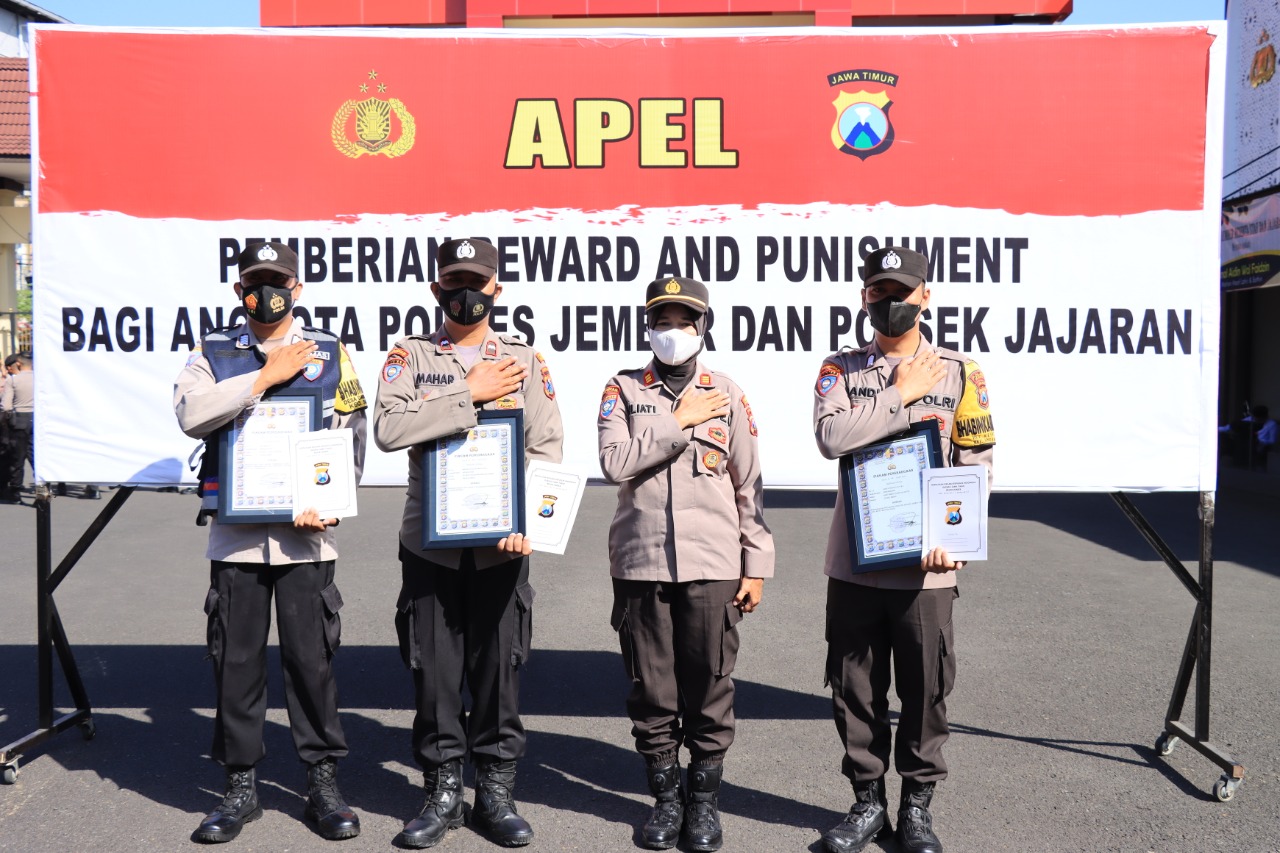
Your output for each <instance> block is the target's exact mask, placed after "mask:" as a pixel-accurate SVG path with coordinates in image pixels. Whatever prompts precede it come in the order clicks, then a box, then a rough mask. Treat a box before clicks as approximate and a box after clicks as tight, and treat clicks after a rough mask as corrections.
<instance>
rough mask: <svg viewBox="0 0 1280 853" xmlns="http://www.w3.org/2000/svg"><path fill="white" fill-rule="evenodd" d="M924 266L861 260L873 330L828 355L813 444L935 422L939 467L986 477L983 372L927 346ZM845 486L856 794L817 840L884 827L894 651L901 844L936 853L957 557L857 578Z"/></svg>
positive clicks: (843, 621) (833, 634)
mask: <svg viewBox="0 0 1280 853" xmlns="http://www.w3.org/2000/svg"><path fill="white" fill-rule="evenodd" d="M928 270H929V266H928V261H927V259H926V258H925V256H924V255H922V254H920V253H919V252H913V251H911V250H910V249H906V248H897V247H892V246H891V247H886V248H883V249H879V250H877V251H875V252H872V253H871V254H870V255H868V256H867V259H866V263H865V266H864V268H863V273H862V275H863V290H862V307H863V309H864V310H865V311H866V312H867V315H868V318H869V320H870V322H871V327H872V329H874V330H875V339H874V341H873V342H872V343H871V344H870V345H869V346H866V347H862V348H859V349H854V350H844V351H841V352H838V353H836V354H834V355H831V356H828V357H827V358H826V360H825V361H823V363H822V367H821V369H820V370H819V371H818V378H817V384H816V386H815V388H814V407H813V425H814V434H815V437H816V439H817V442H818V449H819V450H820V451H821V452H822V455H823V456H825V457H827V458H828V459H839V458H841V457H846V456H849V455H850V454H854V453H855V452H856V451H859V450H860V449H861V448H864V447H866V446H867V445H870V444H874V443H877V442H883V441H885V440H886V439H888V438H890V437H891V436H897V435H899V434H902V433H904V432H906V431H907V430H908V428H909V427H910V426H911V425H912V424H919V423H923V422H926V421H933V422H935V423H936V425H937V429H938V435H939V444H940V454H939V455H940V457H941V464H942V465H943V466H957V465H983V466H985V467H986V468H987V471H988V476H990V470H991V465H992V456H993V448H994V445H995V433H994V430H993V429H992V425H991V414H990V409H989V406H990V400H989V397H988V394H987V386H986V381H985V379H984V378H983V375H982V371H981V370H980V369H979V368H978V365H977V364H976V363H975V362H974V361H972V360H971V359H969V358H968V357H967V356H965V355H963V354H962V353H958V352H953V351H951V350H945V349H939V348H935V347H933V346H931V345H930V344H929V342H928V341H926V340H925V339H924V336H923V335H922V334H921V332H920V315H921V312H922V311H923V310H924V309H925V308H928V307H929V299H930V295H931V294H930V290H929V287H928V286H927V285H926V284H925V278H926V277H927V276H928ZM844 491H845V490H844V489H841V490H839V491H838V492H837V498H836V509H835V516H834V518H833V519H832V523H831V533H830V537H829V538H828V542H827V557H826V574H827V577H828V581H827V638H828V644H829V645H828V653H827V680H828V681H829V683H830V685H831V694H832V710H833V713H834V717H835V723H836V730H837V731H838V732H839V734H840V737H841V740H842V741H843V743H844V748H845V756H844V759H843V762H842V770H843V772H844V775H845V776H847V777H848V778H849V780H850V781H851V782H852V783H853V791H854V799H855V802H854V804H853V807H852V808H851V809H850V811H849V814H848V815H847V816H846V817H845V819H844V820H843V821H842V822H841V823H840V824H839V825H838V826H836V827H834V828H832V829H830V830H828V831H827V832H826V833H825V834H824V835H823V837H822V841H823V845H824V847H825V848H826V849H827V850H828V851H831V853H856V851H859V850H862V849H863V848H864V847H866V845H867V844H868V843H869V842H870V841H871V840H872V839H874V838H886V837H888V836H889V834H890V833H891V831H892V830H891V823H890V821H889V816H888V802H887V797H886V794H885V779H884V777H885V773H886V772H887V770H888V767H889V752H890V743H891V732H890V727H889V695H888V693H889V684H890V661H891V660H892V666H893V670H892V672H893V680H894V681H895V682H896V687H897V693H898V696H899V698H900V699H901V700H902V715H901V717H900V718H899V720H898V726H897V732H896V734H897V738H896V744H894V763H895V766H896V767H897V770H898V773H899V775H900V776H901V777H902V796H901V800H900V804H899V808H898V831H897V841H898V849H899V850H902V851H904V853H940V851H941V849H942V847H941V844H940V843H939V841H938V838H937V836H936V835H935V834H934V832H933V828H932V820H933V818H932V815H931V814H930V812H929V806H930V803H931V801H932V798H933V792H934V785H935V784H936V783H937V782H939V781H942V780H943V779H945V778H946V776H947V765H946V763H945V762H944V761H943V758H942V745H943V743H944V742H945V741H946V739H947V734H948V728H947V706H946V702H945V699H946V696H947V694H948V693H950V692H951V687H952V684H953V682H954V679H955V665H956V657H955V643H954V637H953V634H952V631H953V626H952V621H951V610H952V602H953V601H954V599H955V598H956V596H957V595H958V592H957V589H956V572H957V570H959V569H960V568H961V567H962V566H963V563H960V562H957V561H954V560H952V559H951V558H950V557H949V556H948V554H947V552H946V551H945V550H944V549H942V548H934V549H932V550H931V551H928V552H925V553H923V555H922V557H921V559H920V563H919V565H918V566H917V565H911V566H899V567H897V568H886V569H884V570H881V571H859V572H857V573H855V572H854V570H853V569H854V563H855V556H854V555H853V554H852V553H851V551H850V547H849V541H850V531H849V530H848V529H847V524H846V512H845V507H844V502H845V496H844ZM855 533H857V534H858V535H861V533H862V532H861V531H855ZM859 568H863V567H861V566H860V567H859Z"/></svg>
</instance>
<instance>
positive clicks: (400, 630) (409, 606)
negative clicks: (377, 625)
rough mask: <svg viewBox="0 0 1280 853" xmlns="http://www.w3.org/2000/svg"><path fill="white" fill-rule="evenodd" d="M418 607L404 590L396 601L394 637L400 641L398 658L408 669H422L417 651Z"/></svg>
mask: <svg viewBox="0 0 1280 853" xmlns="http://www.w3.org/2000/svg"><path fill="white" fill-rule="evenodd" d="M417 613H418V608H417V604H416V603H415V602H414V600H413V598H412V597H410V596H409V594H408V593H406V592H401V593H400V600H399V601H397V602H396V638H397V639H398V640H399V641H400V660H402V661H404V665H405V666H407V667H408V668H409V669H422V658H421V657H420V655H419V652H418V617H417Z"/></svg>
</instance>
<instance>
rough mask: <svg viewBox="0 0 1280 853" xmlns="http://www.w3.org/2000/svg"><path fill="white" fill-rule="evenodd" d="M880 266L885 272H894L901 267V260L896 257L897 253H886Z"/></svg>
mask: <svg viewBox="0 0 1280 853" xmlns="http://www.w3.org/2000/svg"><path fill="white" fill-rule="evenodd" d="M880 265H881V266H882V267H884V268H885V269H887V270H896V269H898V268H899V267H901V266H902V258H900V257H898V253H897V252H886V253H885V256H884V258H883V259H882V260H881V261H880Z"/></svg>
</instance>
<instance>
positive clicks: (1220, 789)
mask: <svg viewBox="0 0 1280 853" xmlns="http://www.w3.org/2000/svg"><path fill="white" fill-rule="evenodd" d="M1243 781H1244V780H1243V779H1232V778H1231V777H1230V776H1227V775H1226V774H1225V773H1224V774H1223V776H1222V778H1221V779H1219V780H1218V781H1217V783H1216V784H1215V785H1214V786H1213V795H1214V796H1215V797H1217V798H1218V801H1219V802H1222V803H1226V802H1230V801H1231V798H1232V797H1234V796H1235V795H1236V788H1239V787H1240V783H1241V782H1243Z"/></svg>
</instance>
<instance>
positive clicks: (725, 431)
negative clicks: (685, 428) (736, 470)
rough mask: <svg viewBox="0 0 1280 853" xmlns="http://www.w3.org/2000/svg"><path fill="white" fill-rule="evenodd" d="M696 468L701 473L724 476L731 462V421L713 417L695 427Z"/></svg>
mask: <svg viewBox="0 0 1280 853" xmlns="http://www.w3.org/2000/svg"><path fill="white" fill-rule="evenodd" d="M692 447H693V450H694V453H696V454H697V457H698V458H697V461H696V463H695V467H694V470H695V471H697V473H699V474H708V475H710V476H713V477H723V476H724V472H725V469H726V468H727V467H728V463H729V423H728V421H725V420H724V419H722V418H713V419H711V420H709V421H706V422H705V423H700V424H698V425H697V426H695V427H694V428H693V443H692Z"/></svg>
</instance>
